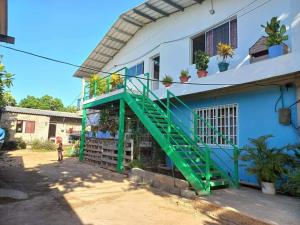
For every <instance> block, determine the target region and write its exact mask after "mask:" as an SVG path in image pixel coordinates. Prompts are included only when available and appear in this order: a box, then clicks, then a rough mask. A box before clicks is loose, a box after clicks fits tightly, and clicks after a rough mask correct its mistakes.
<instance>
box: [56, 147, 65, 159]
mask: <svg viewBox="0 0 300 225" xmlns="http://www.w3.org/2000/svg"><path fill="white" fill-rule="evenodd" d="M63 151H64V150H63V148H62V143H61V142H60V143H59V144H58V148H57V153H58V161H62V160H63Z"/></svg>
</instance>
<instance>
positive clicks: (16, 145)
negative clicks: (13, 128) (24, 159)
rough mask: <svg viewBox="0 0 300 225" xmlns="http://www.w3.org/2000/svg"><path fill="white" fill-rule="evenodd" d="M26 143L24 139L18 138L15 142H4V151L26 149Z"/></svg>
mask: <svg viewBox="0 0 300 225" xmlns="http://www.w3.org/2000/svg"><path fill="white" fill-rule="evenodd" d="M26 147H27V146H26V142H25V141H24V140H23V139H22V138H16V139H15V140H14V141H8V140H6V141H4V143H3V146H2V149H3V150H19V149H26Z"/></svg>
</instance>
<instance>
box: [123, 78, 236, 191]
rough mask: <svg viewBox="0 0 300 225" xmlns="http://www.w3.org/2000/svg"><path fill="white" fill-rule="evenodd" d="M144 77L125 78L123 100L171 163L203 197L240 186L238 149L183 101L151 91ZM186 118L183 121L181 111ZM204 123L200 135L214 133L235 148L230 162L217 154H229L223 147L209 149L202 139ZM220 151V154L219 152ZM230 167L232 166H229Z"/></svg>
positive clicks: (210, 147) (169, 93) (216, 146)
mask: <svg viewBox="0 0 300 225" xmlns="http://www.w3.org/2000/svg"><path fill="white" fill-rule="evenodd" d="M145 75H146V76H145V77H144V78H142V79H141V78H138V77H132V78H130V77H126V76H125V79H124V82H123V88H124V95H123V100H124V101H125V102H126V103H127V104H128V106H129V107H130V108H131V110H132V111H133V112H134V113H135V114H136V115H137V117H138V118H139V119H140V121H141V122H142V123H143V125H144V126H145V127H146V128H147V129H148V131H149V132H150V134H151V135H152V136H153V137H154V139H155V140H156V141H157V143H158V144H159V145H160V146H161V148H162V149H163V150H164V152H165V153H166V154H167V155H168V157H169V158H170V159H171V160H172V162H173V163H174V165H175V166H176V168H177V169H178V170H179V171H180V172H181V173H182V175H183V176H184V177H185V178H186V179H187V181H188V182H189V183H190V184H191V185H192V187H193V188H194V189H195V190H196V191H197V192H198V193H199V194H200V193H201V194H209V193H210V191H211V188H212V187H221V186H228V185H230V186H233V187H237V186H238V164H237V162H238V160H237V158H238V148H237V147H236V146H235V145H233V144H232V143H231V141H230V140H228V139H227V138H226V137H224V136H223V135H222V134H221V133H220V132H219V131H218V130H217V129H215V128H214V127H212V126H211V125H210V124H209V123H208V122H207V121H204V120H203V118H200V117H199V116H198V115H197V114H196V113H195V112H194V111H193V110H192V109H190V108H189V107H188V106H187V105H186V104H185V103H184V102H182V101H181V100H180V99H179V98H177V97H176V96H175V95H174V94H172V93H171V92H170V91H168V90H167V96H166V97H167V98H166V99H165V101H162V100H161V99H160V98H158V97H157V96H156V95H155V94H154V93H153V92H152V91H151V90H150V88H149V86H150V85H149V75H148V74H145ZM180 110H181V111H182V112H181V113H180V114H181V117H182V115H186V117H185V118H184V119H182V118H180V117H179V116H178V112H179V111H180ZM198 120H201V121H203V122H204V123H205V126H206V127H205V128H206V129H203V130H201V131H200V132H204V133H205V132H208V129H209V132H210V133H214V134H215V135H214V136H217V138H222V139H224V140H225V142H226V143H227V145H228V146H231V148H232V155H231V156H230V157H229V158H230V159H231V160H230V162H229V161H228V160H227V161H225V160H224V159H223V158H222V156H221V155H219V154H218V152H220V151H223V153H224V154H229V153H228V152H227V148H226V149H225V148H224V146H221V145H218V144H216V145H214V146H209V145H207V144H206V143H205V142H204V141H203V140H201V138H200V137H199V135H198V133H197V132H199V129H200V128H199V125H198V124H197V121H198ZM216 149H217V151H216ZM229 164H231V165H229ZM228 171H230V172H228Z"/></svg>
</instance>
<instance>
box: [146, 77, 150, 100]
mask: <svg viewBox="0 0 300 225" xmlns="http://www.w3.org/2000/svg"><path fill="white" fill-rule="evenodd" d="M145 76H146V77H147V97H149V88H150V87H149V85H150V80H149V73H145Z"/></svg>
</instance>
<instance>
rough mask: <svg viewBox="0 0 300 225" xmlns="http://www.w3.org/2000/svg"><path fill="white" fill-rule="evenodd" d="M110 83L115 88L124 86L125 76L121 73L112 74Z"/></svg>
mask: <svg viewBox="0 0 300 225" xmlns="http://www.w3.org/2000/svg"><path fill="white" fill-rule="evenodd" d="M110 84H111V86H112V87H113V88H114V89H116V88H117V89H120V88H122V87H123V78H122V77H121V75H120V74H115V73H114V74H112V75H111V78H110Z"/></svg>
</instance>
